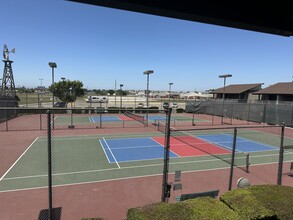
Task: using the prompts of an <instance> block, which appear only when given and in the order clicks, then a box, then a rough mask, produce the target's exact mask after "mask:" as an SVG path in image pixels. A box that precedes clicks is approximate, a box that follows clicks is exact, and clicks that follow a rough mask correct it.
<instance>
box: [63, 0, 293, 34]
mask: <svg viewBox="0 0 293 220" xmlns="http://www.w3.org/2000/svg"><path fill="white" fill-rule="evenodd" d="M67 1H72V2H80V3H86V4H91V5H97V6H104V7H110V8H116V9H122V10H128V11H134V12H141V13H147V14H153V15H159V16H164V17H170V18H177V19H183V20H189V21H195V22H202V23H207V24H214V25H220V26H226V27H232V28H238V29H244V30H251V31H257V32H263V33H270V34H276V35H281V36H292V35H293V10H292V5H291V2H290V1H285V2H283V1H282V2H278V3H276V2H275V1H271V2H270V1H265V2H263V3H261V2H260V3H258V4H256V2H254V1H240V2H239V1H187V0H180V1H158V0H139V1H137V0H67Z"/></svg>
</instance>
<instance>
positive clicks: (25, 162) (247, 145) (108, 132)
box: [0, 108, 293, 219]
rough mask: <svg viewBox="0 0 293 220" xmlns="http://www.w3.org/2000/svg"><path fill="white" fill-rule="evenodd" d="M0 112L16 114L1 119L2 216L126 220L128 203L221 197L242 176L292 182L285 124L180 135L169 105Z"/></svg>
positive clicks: (260, 181)
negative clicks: (215, 193) (216, 192)
mask: <svg viewBox="0 0 293 220" xmlns="http://www.w3.org/2000/svg"><path fill="white" fill-rule="evenodd" d="M6 111H13V112H14V117H11V118H10V117H3V118H4V119H5V120H3V121H2V122H1V123H0V139H1V142H0V151H1V154H0V173H1V174H0V207H1V208H0V219H82V218H93V217H100V218H103V219H125V218H126V213H127V210H128V209H129V208H132V207H138V206H143V205H146V204H151V203H157V202H161V201H164V202H170V203H172V202H177V201H178V200H180V196H181V195H182V194H189V193H194V192H204V191H210V190H219V192H220V194H221V193H223V192H225V191H228V190H230V189H234V188H237V180H238V179H239V178H240V177H247V178H248V179H249V180H250V181H251V184H254V185H255V184H277V183H278V184H285V185H286V184H290V181H289V180H290V179H289V180H288V178H290V177H289V176H288V175H287V174H288V172H290V169H289V168H290V165H289V164H290V161H291V160H293V157H292V155H293V154H292V150H291V149H290V147H289V146H290V145H292V143H293V142H292V140H293V134H291V133H293V132H291V130H290V129H285V127H284V126H283V127H282V126H258V127H255V126H250V127H237V128H236V127H234V128H222V127H218V128H217V127H212V128H209V129H198V128H197V129H183V128H182V124H180V126H179V127H180V129H178V127H177V124H174V120H175V119H176V117H179V116H180V117H183V116H184V114H182V115H178V114H171V110H170V109H169V110H168V111H167V110H164V111H161V110H158V109H153V110H148V111H147V110H146V109H113V110H111V111H110V110H109V109H107V110H106V109H104V108H92V109H78V108H72V109H70V108H69V109H62V108H59V109H44V108H39V109H32V108H1V109H0V113H1V116H2V114H5V112H6ZM176 123H177V122H176ZM282 129H283V132H282ZM285 131H286V132H285ZM283 146H285V147H284V149H283ZM280 149H283V151H281V150H280ZM280 153H281V154H280ZM280 155H283V156H280ZM280 161H281V162H280ZM280 165H282V167H281V166H280Z"/></svg>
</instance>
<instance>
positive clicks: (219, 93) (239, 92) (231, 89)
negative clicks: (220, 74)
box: [211, 83, 263, 102]
mask: <svg viewBox="0 0 293 220" xmlns="http://www.w3.org/2000/svg"><path fill="white" fill-rule="evenodd" d="M262 85H263V83H254V84H234V85H228V86H226V87H225V91H224V87H222V88H219V89H215V90H214V91H212V92H211V94H213V98H214V99H222V98H223V94H224V92H225V99H237V100H242V101H243V102H247V101H250V100H255V99H257V98H258V96H255V95H254V94H255V92H257V91H259V90H261V86H262Z"/></svg>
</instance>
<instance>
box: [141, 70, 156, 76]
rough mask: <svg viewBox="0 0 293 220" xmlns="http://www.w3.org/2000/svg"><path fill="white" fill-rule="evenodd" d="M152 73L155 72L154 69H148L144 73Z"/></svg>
mask: <svg viewBox="0 0 293 220" xmlns="http://www.w3.org/2000/svg"><path fill="white" fill-rule="evenodd" d="M152 73H154V71H153V70H146V71H144V72H143V74H147V75H149V74H152Z"/></svg>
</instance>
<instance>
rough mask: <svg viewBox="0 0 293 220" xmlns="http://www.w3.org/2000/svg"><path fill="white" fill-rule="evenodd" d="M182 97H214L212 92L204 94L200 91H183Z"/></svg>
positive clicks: (192, 98)
mask: <svg viewBox="0 0 293 220" xmlns="http://www.w3.org/2000/svg"><path fill="white" fill-rule="evenodd" d="M180 98H182V99H188V100H190V99H191V100H197V99H209V98H212V95H211V94H203V93H198V92H187V93H181V94H180Z"/></svg>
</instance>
